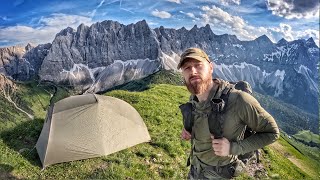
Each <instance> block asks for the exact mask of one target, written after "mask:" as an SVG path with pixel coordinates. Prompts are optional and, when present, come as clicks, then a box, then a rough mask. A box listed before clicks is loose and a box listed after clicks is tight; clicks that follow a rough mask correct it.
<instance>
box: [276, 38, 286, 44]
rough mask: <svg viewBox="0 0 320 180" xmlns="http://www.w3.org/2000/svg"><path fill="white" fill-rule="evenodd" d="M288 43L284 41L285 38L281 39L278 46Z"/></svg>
mask: <svg viewBox="0 0 320 180" xmlns="http://www.w3.org/2000/svg"><path fill="white" fill-rule="evenodd" d="M287 43H288V41H287V40H286V39H284V38H281V39H280V40H279V41H278V42H277V44H278V45H285V44H287Z"/></svg>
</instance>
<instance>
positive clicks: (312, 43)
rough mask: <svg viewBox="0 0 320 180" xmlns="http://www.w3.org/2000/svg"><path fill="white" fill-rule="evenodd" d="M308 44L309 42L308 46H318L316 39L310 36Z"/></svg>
mask: <svg viewBox="0 0 320 180" xmlns="http://www.w3.org/2000/svg"><path fill="white" fill-rule="evenodd" d="M306 44H307V45H308V46H314V47H318V46H317V45H316V43H315V42H314V40H313V38H312V37H310V38H309V39H308V40H307V41H306Z"/></svg>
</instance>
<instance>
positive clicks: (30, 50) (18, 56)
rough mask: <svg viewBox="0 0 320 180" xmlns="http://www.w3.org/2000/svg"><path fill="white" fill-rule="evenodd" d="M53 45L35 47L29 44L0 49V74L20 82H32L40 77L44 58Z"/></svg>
mask: <svg viewBox="0 0 320 180" xmlns="http://www.w3.org/2000/svg"><path fill="white" fill-rule="evenodd" d="M50 47H51V44H41V45H38V46H37V47H33V46H31V45H30V44H28V45H27V46H26V47H23V46H12V47H7V48H0V73H1V74H4V75H6V76H10V77H11V78H13V79H15V80H19V81H25V80H30V79H31V78H32V77H34V76H37V75H38V71H39V69H40V66H41V64H42V61H43V59H44V57H45V56H46V55H47V52H48V49H49V48H50Z"/></svg>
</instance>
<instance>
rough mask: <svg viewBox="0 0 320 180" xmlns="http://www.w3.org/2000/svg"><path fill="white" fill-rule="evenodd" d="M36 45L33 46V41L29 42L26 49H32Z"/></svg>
mask: <svg viewBox="0 0 320 180" xmlns="http://www.w3.org/2000/svg"><path fill="white" fill-rule="evenodd" d="M32 48H34V46H32V44H31V43H28V44H27V46H26V47H25V49H26V51H30V50H31V49H32Z"/></svg>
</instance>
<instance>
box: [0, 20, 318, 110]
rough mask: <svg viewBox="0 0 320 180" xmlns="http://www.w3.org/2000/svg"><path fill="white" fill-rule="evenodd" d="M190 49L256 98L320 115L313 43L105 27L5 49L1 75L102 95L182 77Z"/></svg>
mask: <svg viewBox="0 0 320 180" xmlns="http://www.w3.org/2000/svg"><path fill="white" fill-rule="evenodd" d="M188 47H200V48H202V49H204V50H205V51H206V52H207V53H208V55H209V57H210V59H211V60H212V61H213V62H214V63H215V70H214V76H215V77H220V78H223V79H226V80H230V81H238V80H247V81H249V82H250V84H251V85H252V86H253V88H254V90H255V91H258V92H261V93H265V94H268V95H272V96H275V97H277V98H279V99H281V100H283V101H285V102H288V103H291V104H294V105H296V106H298V107H300V108H302V109H304V110H306V111H308V112H311V113H313V114H316V115H318V112H319V105H318V96H319V86H318V82H319V76H318V75H319V74H318V71H319V47H317V45H316V44H315V42H314V40H313V39H312V38H310V39H308V40H304V39H299V40H295V41H292V42H287V41H286V40H285V39H281V40H280V41H279V42H277V43H273V42H272V41H270V39H269V38H268V37H267V36H265V35H263V36H261V37H259V38H257V39H255V40H252V41H241V40H239V39H237V37H236V36H234V35H228V34H224V35H216V34H214V33H213V32H212V30H211V27H210V26H209V25H206V26H205V27H200V28H199V27H197V26H194V27H193V28H192V29H190V30H187V29H186V28H180V29H168V28H164V27H162V26H161V27H159V28H155V29H151V28H150V27H149V26H148V24H147V23H146V21H144V20H143V21H139V22H137V23H135V24H129V25H123V24H120V23H118V22H116V21H103V22H98V23H95V24H92V25H91V26H90V27H89V26H86V25H83V24H81V25H80V26H79V27H78V28H77V29H76V30H75V29H72V28H70V27H68V28H66V29H63V30H62V31H61V32H59V33H58V34H57V35H56V37H55V39H54V41H53V42H52V43H48V44H43V45H38V46H36V47H32V46H31V45H27V46H26V47H19V46H15V47H8V48H0V59H1V61H0V73H2V74H4V75H6V76H7V77H10V78H12V79H15V80H19V81H25V80H29V79H32V78H34V77H39V78H40V80H41V81H51V82H54V83H56V84H60V85H63V86H68V87H71V88H74V89H76V90H79V91H81V92H101V91H105V90H107V89H109V88H111V87H114V86H116V85H120V84H123V83H125V82H128V81H131V80H134V79H139V78H142V77H145V76H148V75H150V74H152V73H154V72H157V71H159V70H161V69H173V70H175V71H176V70H177V69H176V66H177V62H178V60H179V55H180V54H181V53H182V52H183V51H184V50H185V49H186V48H188Z"/></svg>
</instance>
